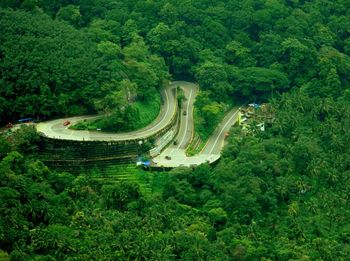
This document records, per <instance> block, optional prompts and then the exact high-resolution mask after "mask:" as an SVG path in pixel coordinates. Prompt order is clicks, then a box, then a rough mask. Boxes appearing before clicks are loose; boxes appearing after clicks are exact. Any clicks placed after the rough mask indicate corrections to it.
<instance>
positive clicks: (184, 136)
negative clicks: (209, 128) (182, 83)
mask: <svg viewBox="0 0 350 261" xmlns="http://www.w3.org/2000/svg"><path fill="white" fill-rule="evenodd" d="M192 91H193V89H191V91H190V95H189V96H188V103H187V107H186V113H187V116H186V123H185V132H184V135H183V137H182V140H181V142H180V143H179V146H178V147H177V149H179V148H180V147H181V145H182V143H183V142H184V140H185V138H186V133H187V128H188V119H189V118H188V117H189V116H190V114H189V112H188V110H189V108H190V102H191V97H192Z"/></svg>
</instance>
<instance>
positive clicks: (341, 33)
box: [0, 0, 350, 260]
mask: <svg viewBox="0 0 350 261" xmlns="http://www.w3.org/2000/svg"><path fill="white" fill-rule="evenodd" d="M349 10H350V1H348V0H334V1H330V0H310V1H302V0H300V1H299V0H282V1H278V0H225V1H223V0H211V1H207V0H198V1H188V0H158V1H149V0H130V1H124V0H89V1H86V0H75V1H69V0H50V1H47V0H15V1H11V0H5V1H0V124H1V125H3V124H6V123H7V122H8V121H15V120H17V119H18V118H20V117H33V118H37V117H39V118H44V117H46V118H48V117H54V116H62V115H76V114H84V113H97V112H99V113H107V114H108V113H112V112H115V111H117V112H118V113H119V114H118V113H117V114H115V115H120V114H121V113H122V112H124V111H126V110H124V109H123V108H126V107H127V106H129V105H130V104H132V103H134V102H144V101H147V99H155V98H154V97H155V96H156V95H157V93H158V90H159V89H160V88H162V86H164V85H166V84H167V83H168V82H169V80H170V79H187V80H191V81H196V82H197V83H199V85H200V87H201V92H200V93H199V95H198V99H197V102H196V106H197V107H198V110H200V114H201V115H207V117H204V118H205V120H206V121H207V124H210V123H212V122H215V121H213V119H212V118H213V117H211V116H212V115H213V114H214V113H213V112H215V113H216V114H220V113H219V109H220V108H221V107H220V106H221V103H228V104H235V103H237V102H250V101H254V102H268V103H269V106H271V109H272V111H273V120H272V121H271V122H270V123H269V124H266V128H265V131H259V130H257V131H256V132H254V133H252V134H250V135H247V134H245V133H243V132H242V131H241V129H240V128H234V129H233V130H232V131H231V135H230V137H229V138H228V142H227V146H226V147H225V149H224V151H223V154H222V159H221V161H220V162H219V163H218V165H217V166H208V165H206V164H204V165H202V166H199V167H197V168H194V169H190V168H178V169H174V170H172V171H171V172H169V173H168V174H169V175H167V180H166V182H165V183H164V186H163V187H162V192H161V193H158V194H157V193H148V194H147V193H144V192H143V191H142V189H141V187H140V185H139V184H137V183H135V182H125V181H123V182H115V183H113V184H103V183H100V182H95V181H93V180H92V179H90V178H89V176H86V175H84V174H81V175H73V174H70V173H67V172H55V171H53V170H50V169H49V168H48V167H46V166H45V165H44V164H43V163H42V162H40V161H39V160H37V159H36V157H35V152H36V150H37V147H36V145H35V144H36V142H37V136H36V135H35V133H33V132H32V130H23V129H22V130H20V131H19V132H17V133H16V134H15V135H17V136H16V138H15V140H11V139H8V138H7V137H5V136H1V137H0V159H1V162H0V209H1V211H0V259H4V260H8V259H11V260H65V259H70V260H71V259H76V260H90V259H98V260H115V259H121V260H176V259H178V260H346V259H347V258H348V257H349V256H350V245H349V244H350V241H349V237H350V234H349V231H350V227H349V224H348V223H349V222H348V220H349V219H350V212H349V202H350V201H349V195H350V191H349V188H350V184H349V181H350V179H349V175H350V173H349V171H350V156H349V155H350V151H349V148H350V147H349V146H348V145H349V144H348V143H349V140H350V137H349V133H350V132H349V129H350V109H349V108H350V106H349V103H350V88H349V87H350V86H349V84H350V73H349V72H350V30H349V28H350V12H349ZM122 116H123V115H122ZM28 144H31V146H28ZM28 148H29V149H28Z"/></svg>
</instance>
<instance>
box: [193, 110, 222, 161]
mask: <svg viewBox="0 0 350 261" xmlns="http://www.w3.org/2000/svg"><path fill="white" fill-rule="evenodd" d="M227 111H228V110H227V109H225V110H222V111H221V113H220V114H219V115H218V117H217V120H216V122H217V123H219V122H221V121H222V119H223V118H224V117H225V114H226V112H227ZM193 117H194V120H193V122H194V133H195V135H194V138H193V140H192V142H191V143H190V144H189V146H188V147H187V149H186V154H187V155H188V156H193V155H196V154H198V153H199V152H200V151H201V150H202V149H203V147H204V145H205V143H206V142H207V141H208V139H209V137H210V135H211V134H212V133H213V131H214V130H215V128H216V127H217V124H211V125H210V126H206V125H205V124H204V120H203V119H202V117H201V115H200V113H199V110H198V108H196V107H195V108H194V113H193Z"/></svg>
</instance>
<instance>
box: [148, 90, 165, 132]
mask: <svg viewBox="0 0 350 261" xmlns="http://www.w3.org/2000/svg"><path fill="white" fill-rule="evenodd" d="M170 90H171V89H170ZM165 98H166V103H167V109H166V111H165V114H164V117H163V119H161V121H160V122H158V123H157V124H156V125H154V126H153V127H152V128H150V129H148V130H145V132H149V131H151V130H153V129H155V128H157V127H158V126H159V125H160V124H162V122H163V121H164V120H165V119H166V118H167V117H166V116H167V115H168V112H169V110H170V103H169V97H168V93H167V91H165ZM141 133H142V132H141Z"/></svg>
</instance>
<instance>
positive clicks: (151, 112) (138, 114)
mask: <svg viewBox="0 0 350 261" xmlns="http://www.w3.org/2000/svg"><path fill="white" fill-rule="evenodd" d="M160 106H161V102H160V96H159V94H157V93H155V94H154V96H153V97H152V98H151V99H147V100H145V101H135V102H134V103H132V104H131V105H130V106H129V107H128V108H127V109H126V110H129V112H128V113H125V114H121V113H119V111H115V112H111V113H110V114H107V115H103V116H101V117H100V118H98V119H95V120H91V121H80V122H78V123H77V124H75V125H73V126H70V127H69V128H70V129H74V130H103V131H111V132H126V131H134V130H137V129H141V128H143V127H146V126H147V125H149V124H150V123H152V122H153V121H154V120H155V119H156V118H157V116H158V114H159V112H160Z"/></svg>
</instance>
